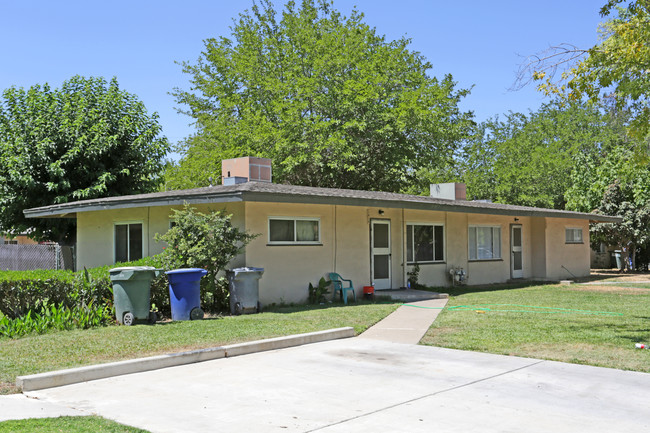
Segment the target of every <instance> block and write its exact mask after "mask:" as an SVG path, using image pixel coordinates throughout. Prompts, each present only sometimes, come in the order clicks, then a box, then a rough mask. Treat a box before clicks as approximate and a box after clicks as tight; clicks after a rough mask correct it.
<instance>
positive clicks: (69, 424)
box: [0, 416, 147, 433]
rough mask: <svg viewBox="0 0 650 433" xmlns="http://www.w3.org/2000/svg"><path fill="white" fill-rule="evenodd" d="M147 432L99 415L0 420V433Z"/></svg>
mask: <svg viewBox="0 0 650 433" xmlns="http://www.w3.org/2000/svg"><path fill="white" fill-rule="evenodd" d="M19 432H20V433H22V432H24V433H60V432H75V433H97V432H102V433H147V431H146V430H141V429H137V428H133V427H128V426H125V425H123V424H118V423H116V422H113V421H109V420H107V419H104V418H101V417H98V416H62V417H59V418H35V419H24V420H17V421H4V422H0V433H19Z"/></svg>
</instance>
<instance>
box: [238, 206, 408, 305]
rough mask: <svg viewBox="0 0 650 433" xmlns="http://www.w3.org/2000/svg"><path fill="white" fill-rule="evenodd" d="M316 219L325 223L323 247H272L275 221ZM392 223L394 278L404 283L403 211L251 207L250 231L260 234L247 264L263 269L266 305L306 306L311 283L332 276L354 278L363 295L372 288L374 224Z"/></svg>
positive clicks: (251, 246) (322, 225) (248, 208)
mask: <svg viewBox="0 0 650 433" xmlns="http://www.w3.org/2000/svg"><path fill="white" fill-rule="evenodd" d="M272 216H274V217H310V218H319V219H320V230H321V243H320V244H319V245H268V218H269V217H272ZM374 218H376V219H382V220H389V221H390V222H391V251H392V260H391V280H392V286H393V287H401V286H402V285H403V268H402V261H401V247H400V246H401V244H402V242H403V233H402V231H401V229H400V227H401V210H399V209H385V210H384V213H383V214H382V215H380V214H379V209H374V208H365V207H359V206H332V205H309V206H306V205H303V204H291V203H289V204H287V203H255V202H249V203H246V227H247V229H248V230H249V231H250V232H252V233H259V234H260V236H259V237H258V238H257V239H255V240H254V241H253V242H251V243H250V244H249V245H248V247H247V249H246V264H247V265H248V266H256V267H263V268H264V269H265V271H264V275H263V277H262V279H261V280H260V302H261V303H262V304H268V303H272V302H276V303H279V302H285V303H290V302H304V301H305V300H306V299H307V296H308V290H307V287H308V284H309V283H310V282H311V283H312V284H316V283H317V282H318V280H319V279H320V278H321V277H325V278H326V279H328V277H327V274H328V273H329V272H338V273H339V274H341V275H342V276H343V277H344V278H347V279H351V280H352V281H353V283H354V286H355V288H356V293H357V296H360V295H361V293H362V288H363V286H364V285H369V284H370V278H371V276H370V231H369V228H370V220H371V219H374Z"/></svg>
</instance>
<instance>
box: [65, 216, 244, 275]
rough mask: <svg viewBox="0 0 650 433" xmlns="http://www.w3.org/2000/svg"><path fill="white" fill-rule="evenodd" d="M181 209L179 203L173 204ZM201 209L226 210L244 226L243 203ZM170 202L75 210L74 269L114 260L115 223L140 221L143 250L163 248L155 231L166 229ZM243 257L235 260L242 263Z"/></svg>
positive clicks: (152, 252)
mask: <svg viewBox="0 0 650 433" xmlns="http://www.w3.org/2000/svg"><path fill="white" fill-rule="evenodd" d="M174 207H175V208H177V209H180V208H181V207H182V206H174ZM194 207H196V208H197V209H198V210H200V211H203V212H205V211H208V210H222V209H223V210H225V211H226V212H228V213H230V214H232V215H233V224H234V225H235V226H237V227H240V228H243V227H244V215H243V212H244V205H243V203H229V204H227V205H222V204H218V205H217V204H213V205H196V206H194ZM171 215H172V206H153V207H143V208H127V209H112V210H102V211H92V212H80V213H78V214H77V269H83V267H84V266H85V267H87V268H91V267H96V266H103V265H106V264H112V263H115V257H114V250H115V239H114V236H115V235H114V229H113V226H114V225H115V224H117V223H129V222H132V223H142V254H143V255H144V256H150V255H155V254H159V253H160V252H162V249H163V246H164V243H162V242H156V241H155V239H154V236H155V235H156V233H161V234H162V233H165V232H166V231H167V230H168V229H169V221H170V216H171ZM244 261H245V257H243V256H242V257H239V258H238V260H237V262H239V263H241V264H242V265H243V263H244Z"/></svg>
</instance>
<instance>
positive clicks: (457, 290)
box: [418, 281, 553, 296]
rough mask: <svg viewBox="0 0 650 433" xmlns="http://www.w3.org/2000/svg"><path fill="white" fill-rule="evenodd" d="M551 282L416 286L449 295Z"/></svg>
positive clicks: (521, 287)
mask: <svg viewBox="0 0 650 433" xmlns="http://www.w3.org/2000/svg"><path fill="white" fill-rule="evenodd" d="M549 284H553V283H551V282H549V281H522V282H517V283H507V284H503V283H501V284H485V285H477V286H471V285H470V286H453V287H421V288H420V287H418V289H419V290H425V291H428V292H436V293H447V294H449V296H460V295H465V294H467V293H481V292H496V291H499V290H510V289H523V288H525V287H533V286H545V285H549Z"/></svg>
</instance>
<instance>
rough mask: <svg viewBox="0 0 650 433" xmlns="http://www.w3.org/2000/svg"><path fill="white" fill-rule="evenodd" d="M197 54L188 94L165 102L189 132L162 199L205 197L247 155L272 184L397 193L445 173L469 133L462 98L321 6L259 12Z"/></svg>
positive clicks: (404, 48)
mask: <svg viewBox="0 0 650 433" xmlns="http://www.w3.org/2000/svg"><path fill="white" fill-rule="evenodd" d="M204 44H205V50H204V51H203V53H202V54H201V56H200V58H199V59H198V61H197V63H196V64H190V63H187V62H185V63H183V64H182V65H183V71H184V72H185V73H187V74H189V75H190V77H191V90H190V91H184V90H180V89H176V90H175V92H174V95H175V97H176V100H177V102H178V103H179V104H182V105H184V106H185V107H186V110H185V113H186V114H188V115H190V116H191V117H193V118H194V119H195V121H196V127H197V132H196V134H195V135H193V136H191V137H189V138H188V139H187V140H186V142H185V144H184V146H183V147H182V149H181V150H180V151H181V152H183V153H184V157H183V159H182V160H181V161H180V164H179V165H178V166H177V167H175V168H173V169H172V170H170V171H169V172H168V176H167V182H168V186H169V187H190V186H198V185H206V184H207V179H208V177H213V178H215V179H217V178H219V177H220V170H221V168H220V161H221V160H222V159H224V158H232V157H237V156H246V155H251V156H262V157H269V158H272V159H273V160H274V168H273V170H274V172H273V176H274V179H275V180H277V181H279V182H288V183H292V184H298V185H313V186H323V187H341V188H358V189H368V190H386V191H398V190H402V189H404V188H405V187H407V186H408V185H411V184H414V183H417V182H418V177H417V171H418V170H419V169H421V168H423V167H427V168H434V167H436V166H441V165H445V164H447V163H448V162H449V161H450V160H451V159H452V156H453V152H454V150H455V149H456V148H457V146H458V143H459V140H460V138H462V137H463V136H464V135H465V134H466V133H467V130H468V128H469V127H470V125H471V116H472V115H471V113H463V112H461V111H460V110H459V108H458V102H459V101H460V99H461V98H462V97H463V96H465V95H467V93H468V91H467V90H456V89H455V86H456V83H454V81H453V79H452V77H451V75H446V76H445V77H444V78H443V79H441V80H438V79H437V78H434V77H430V76H429V75H428V72H429V70H430V69H431V64H430V63H428V62H427V61H426V59H425V58H424V57H423V56H422V55H421V54H419V53H417V52H414V51H412V50H410V49H409V44H410V40H409V39H406V38H401V39H399V40H396V41H387V40H386V38H385V37H384V36H381V35H378V34H377V33H376V31H375V29H373V28H370V27H369V26H368V25H367V24H365V23H364V22H363V14H361V13H359V12H357V11H356V10H353V11H352V13H351V15H350V16H349V17H344V16H342V15H341V14H340V13H339V12H337V11H336V10H334V9H333V7H332V5H331V4H330V3H329V2H327V1H325V0H303V1H302V3H301V4H300V6H296V3H295V2H293V1H289V2H287V3H286V5H285V9H284V11H283V12H282V13H281V14H279V13H277V12H276V11H275V10H274V9H273V6H272V5H271V3H270V2H269V1H266V0H262V1H261V6H258V5H257V4H254V5H253V7H252V8H251V10H250V11H246V12H244V13H242V14H240V16H239V18H238V19H236V20H235V22H234V26H233V28H232V35H231V36H230V37H220V38H217V39H207V40H205V41H204Z"/></svg>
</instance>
